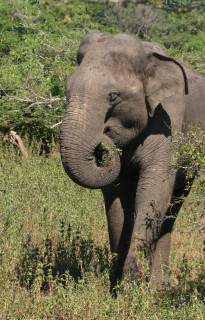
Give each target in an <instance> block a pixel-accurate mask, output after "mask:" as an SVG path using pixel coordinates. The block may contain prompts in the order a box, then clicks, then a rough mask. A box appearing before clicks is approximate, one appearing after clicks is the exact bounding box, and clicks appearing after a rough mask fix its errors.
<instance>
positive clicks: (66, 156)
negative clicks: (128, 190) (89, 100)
mask: <svg viewBox="0 0 205 320" xmlns="http://www.w3.org/2000/svg"><path fill="white" fill-rule="evenodd" d="M75 106H76V103H69V104H68V110H67V113H66V115H65V117H64V119H63V122H62V126H61V135H60V152H61V159H62V163H63V166H64V169H65V171H66V173H67V174H68V176H69V177H70V178H71V179H72V180H73V181H75V182H76V183H77V184H79V185H81V186H83V187H87V188H92V189H97V188H103V187H105V186H107V185H110V184H112V183H113V182H114V181H115V180H116V179H117V177H118V175H119V172H120V157H119V154H118V152H117V149H116V148H115V145H114V143H113V141H112V140H111V139H110V138H108V137H107V136H106V135H104V134H103V130H104V118H105V117H103V115H102V114H101V111H98V114H97V116H96V113H97V111H95V114H94V112H93V111H92V110H96V108H89V106H88V105H87V104H86V105H85V104H82V103H80V102H79V103H78V104H77V107H75Z"/></svg>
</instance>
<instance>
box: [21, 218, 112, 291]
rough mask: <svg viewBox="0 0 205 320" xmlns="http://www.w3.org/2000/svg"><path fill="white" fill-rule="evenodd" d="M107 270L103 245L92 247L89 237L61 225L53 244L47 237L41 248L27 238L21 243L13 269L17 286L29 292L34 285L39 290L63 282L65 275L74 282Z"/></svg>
mask: <svg viewBox="0 0 205 320" xmlns="http://www.w3.org/2000/svg"><path fill="white" fill-rule="evenodd" d="M109 269H110V253H109V249H108V248H107V247H106V246H100V245H98V244H96V243H95V242H94V241H93V239H92V237H91V235H88V236H87V237H86V238H85V237H84V236H83V235H82V234H81V232H80V230H79V229H77V230H72V227H71V226H70V225H68V226H66V225H65V224H64V222H62V223H61V231H60V237H59V240H58V241H57V244H55V246H54V244H53V241H52V239H51V238H49V237H47V238H46V239H45V241H44V243H43V245H41V248H40V247H39V246H38V245H36V244H34V243H33V242H32V239H31V237H28V238H27V240H26V241H25V243H23V244H22V253H21V259H20V261H19V263H18V265H17V267H16V274H17V278H18V279H19V281H20V284H21V286H24V287H26V288H28V289H30V288H31V287H32V286H33V285H34V284H35V283H38V284H40V285H41V289H42V290H46V289H49V287H50V286H51V285H52V282H53V281H59V282H61V283H65V282H66V277H67V276H68V275H69V276H70V277H72V278H73V279H74V281H76V282H78V281H79V280H80V279H82V278H83V276H84V275H85V274H86V273H87V272H92V273H93V274H94V275H95V276H97V275H99V274H100V273H102V272H105V271H106V270H107V271H108V272H109Z"/></svg>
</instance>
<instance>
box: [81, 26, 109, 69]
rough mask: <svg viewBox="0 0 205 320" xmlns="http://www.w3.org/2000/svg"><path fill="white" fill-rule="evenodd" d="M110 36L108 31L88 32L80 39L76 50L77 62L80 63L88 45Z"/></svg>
mask: <svg viewBox="0 0 205 320" xmlns="http://www.w3.org/2000/svg"><path fill="white" fill-rule="evenodd" d="M109 37H110V34H109V33H106V32H89V33H87V34H86V35H85V36H84V37H83V38H82V40H81V43H80V47H79V49H78V52H77V62H78V64H81V62H82V60H83V58H84V56H85V55H86V52H87V51H88V50H89V48H90V46H91V45H93V44H95V43H96V42H101V41H103V40H105V39H107V38H109Z"/></svg>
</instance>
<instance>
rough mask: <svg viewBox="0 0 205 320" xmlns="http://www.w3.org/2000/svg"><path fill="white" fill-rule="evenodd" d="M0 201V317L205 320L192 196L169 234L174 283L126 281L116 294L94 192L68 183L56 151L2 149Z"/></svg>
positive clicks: (200, 247)
mask: <svg viewBox="0 0 205 320" xmlns="http://www.w3.org/2000/svg"><path fill="white" fill-rule="evenodd" d="M0 200H1V201H0V202H1V208H0V319H3V320H7V319H9V320H10V319H12V320H13V319H29V320H32V319H38V320H39V319H43V320H45V319H49V320H52V319H58V320H59V319H60V320H61V319H62V320H66V319H67V320H68V319H69V320H72V319H73V320H75V319H160V320H161V319H190V320H191V319H197V320H199V319H200V320H202V319H204V318H205V304H204V302H205V300H204V294H205V278H204V254H205V252H204V234H203V233H202V232H200V228H199V223H198V222H199V221H197V220H196V216H197V208H198V211H201V210H202V209H203V208H201V207H200V204H198V203H197V201H195V199H194V197H192V196H191V195H190V199H189V200H187V205H185V206H184V208H183V210H182V212H181V213H180V216H179V218H178V220H177V222H176V227H175V230H174V232H173V244H172V252H171V268H172V278H173V280H174V286H173V287H163V288H154V289H151V288H150V287H149V285H148V284H147V283H145V282H144V283H141V284H140V285H139V286H137V285H136V284H135V283H133V282H130V281H128V280H127V279H125V280H124V281H122V283H120V284H119V286H118V288H117V292H118V296H117V298H116V299H114V298H113V297H112V295H111V294H110V292H109V290H110V281H109V276H110V272H111V271H112V261H113V257H112V255H111V253H110V250H109V242H108V232H107V224H106V218H105V213H104V206H103V200H102V196H101V193H100V191H98V190H97V191H93V190H92V191H90V190H87V189H83V188H81V187H79V186H77V185H75V184H74V183H72V182H71V181H70V180H69V178H68V177H67V176H66V175H65V173H64V172H63V168H62V165H61V162H60V159H59V156H56V155H53V156H52V157H50V158H47V159H46V158H43V157H41V158H39V157H36V156H35V155H30V157H29V158H28V159H27V160H25V159H22V158H20V157H19V155H18V154H16V153H15V152H14V150H13V147H12V148H8V149H7V148H2V151H1V154H0ZM193 207H194V208H195V217H193V214H192V213H193V212H192V211H193V210H192V209H191V208H193ZM199 216H200V215H199Z"/></svg>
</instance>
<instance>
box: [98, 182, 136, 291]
mask: <svg viewBox="0 0 205 320" xmlns="http://www.w3.org/2000/svg"><path fill="white" fill-rule="evenodd" d="M102 191H103V196H104V199H105V209H106V216H107V221H108V232H109V238H110V247H111V252H112V253H116V254H117V256H116V260H115V261H114V264H113V270H112V275H111V288H112V289H113V288H114V287H115V286H116V284H117V281H118V280H120V279H121V278H122V271H123V265H124V261H125V259H126V256H127V252H128V250H129V245H130V241H131V237H132V230H133V226H134V206H133V201H131V195H132V194H133V199H134V190H131V188H130V186H129V184H126V185H125V184H124V183H122V182H121V183H120V186H118V187H107V188H105V189H103V190H102Z"/></svg>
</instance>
